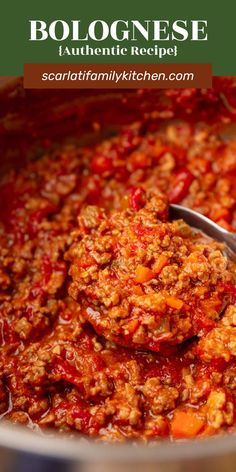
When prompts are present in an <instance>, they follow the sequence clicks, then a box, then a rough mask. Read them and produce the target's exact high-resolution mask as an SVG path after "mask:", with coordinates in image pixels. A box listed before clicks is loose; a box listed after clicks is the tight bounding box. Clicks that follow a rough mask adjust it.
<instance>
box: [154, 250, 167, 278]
mask: <svg viewBox="0 0 236 472" xmlns="http://www.w3.org/2000/svg"><path fill="white" fill-rule="evenodd" d="M167 264H168V257H166V256H164V254H161V255H160V256H159V257H158V259H157V260H156V261H155V263H154V264H153V271H154V272H155V274H160V272H161V271H162V269H163V268H164V267H165V266H166V265H167Z"/></svg>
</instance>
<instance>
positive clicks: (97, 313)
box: [65, 193, 234, 351]
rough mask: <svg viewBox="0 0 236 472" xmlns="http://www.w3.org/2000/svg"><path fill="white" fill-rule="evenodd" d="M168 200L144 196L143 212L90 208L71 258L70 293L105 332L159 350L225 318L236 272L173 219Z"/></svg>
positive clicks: (216, 249) (214, 246) (217, 249)
mask: <svg viewBox="0 0 236 472" xmlns="http://www.w3.org/2000/svg"><path fill="white" fill-rule="evenodd" d="M167 215H168V207H167V204H166V201H165V198H164V197H162V196H161V195H159V194H157V195H156V194H151V195H145V194H144V193H142V207H141V208H140V209H133V208H132V196H131V208H127V209H125V210H122V211H116V212H111V213H110V214H108V213H105V212H104V211H101V210H100V208H99V207H92V206H89V207H85V208H84V209H83V210H82V212H81V216H80V217H79V231H75V232H74V241H73V243H72V246H71V248H70V249H69V251H68V252H67V253H66V254H65V259H66V260H69V261H70V262H71V267H70V269H69V274H70V275H71V277H72V283H71V284H70V286H69V294H70V295H71V296H72V297H73V298H74V299H75V300H76V301H78V302H79V303H80V304H81V306H82V309H83V313H84V316H85V318H86V319H87V320H88V321H89V322H90V323H91V324H92V325H93V327H94V328H95V330H96V331H97V333H98V334H100V335H101V334H102V335H104V336H105V337H106V338H107V339H109V340H111V341H114V342H117V343H118V344H122V345H126V346H130V347H131V346H132V347H134V348H135V347H136V348H143V349H149V350H153V351H160V350H161V349H162V345H164V348H166V346H167V345H172V344H179V343H182V342H183V341H185V340H186V339H188V338H190V337H193V336H195V335H197V336H202V335H203V334H206V332H208V331H209V329H211V328H212V327H213V326H214V325H215V322H216V321H217V320H218V319H219V315H220V313H221V311H222V308H223V307H224V304H225V300H226V293H225V289H224V287H225V284H227V283H231V284H232V283H234V272H231V270H230V263H229V262H228V260H227V258H226V256H224V254H223V252H222V251H223V247H221V245H220V244H218V243H216V242H213V241H210V240H209V239H207V238H206V237H204V236H202V235H201V234H196V233H194V232H193V231H192V230H191V228H190V227H188V226H187V225H186V224H185V223H184V222H183V221H181V220H179V221H173V222H170V221H168V216H167Z"/></svg>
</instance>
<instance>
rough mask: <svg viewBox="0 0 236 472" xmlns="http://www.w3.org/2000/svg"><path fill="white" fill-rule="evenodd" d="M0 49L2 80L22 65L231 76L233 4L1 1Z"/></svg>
mask: <svg viewBox="0 0 236 472" xmlns="http://www.w3.org/2000/svg"><path fill="white" fill-rule="evenodd" d="M0 44H1V61H0V75H22V74H23V68H24V64H25V63H29V64H30V63H49V64H50V63H51V64H63V63H64V64H66V63H70V64H71V63H74V64H76V63H80V64H89V63H94V64H99V63H101V64H102V63H104V64H105V63H109V64H119V63H120V64H122V63H123V64H128V63H133V64H138V63H143V64H147V63H150V64H157V63H158V64H162V63H163V64H164V63H171V64H176V63H177V64H178V63H179V64H181V63H201V64H205V63H211V64H212V67H213V74H214V75H236V60H235V51H234V49H235V45H236V2H235V0H224V2H222V3H220V2H219V3H216V2H213V1H212V0H198V1H197V2H191V1H189V0H178V1H175V0H171V1H170V0H166V1H164V2H161V1H154V0H145V1H143V2H141V1H133V0H130V1H127V0H125V1H124V0H119V1H117V2H110V1H105V0H99V1H95V0H94V1H91V0H87V1H84V2H80V1H75V0H70V1H68V2H60V3H59V2H54V1H51V2H50V1H48V0H47V1H46V0H41V1H40V2H32V1H28V0H27V1H26V0H22V1H19V2H15V3H14V4H12V2H6V4H5V5H4V11H2V12H1V28H0Z"/></svg>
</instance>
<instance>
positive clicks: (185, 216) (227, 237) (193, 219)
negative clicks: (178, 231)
mask: <svg viewBox="0 0 236 472" xmlns="http://www.w3.org/2000/svg"><path fill="white" fill-rule="evenodd" d="M170 218H171V219H172V220H177V219H179V218H180V219H182V220H184V221H185V222H186V223H187V224H188V225H189V226H192V227H193V228H196V229H199V230H200V231H201V232H202V233H205V234H206V235H207V236H210V238H212V239H216V240H217V241H220V242H222V243H225V245H226V246H225V250H226V253H227V255H228V257H229V258H230V259H231V260H232V261H234V262H236V234H233V233H230V232H229V231H227V230H226V229H224V228H222V227H221V226H219V225H218V224H217V223H214V221H211V220H210V219H209V218H207V217H206V216H204V215H201V213H198V212H197V211H194V210H191V209H190V208H186V207H183V206H181V205H174V204H171V205H170Z"/></svg>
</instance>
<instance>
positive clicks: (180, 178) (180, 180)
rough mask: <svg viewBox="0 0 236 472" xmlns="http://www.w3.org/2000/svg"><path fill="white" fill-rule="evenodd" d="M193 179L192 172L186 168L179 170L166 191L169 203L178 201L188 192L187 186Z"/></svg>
mask: <svg viewBox="0 0 236 472" xmlns="http://www.w3.org/2000/svg"><path fill="white" fill-rule="evenodd" d="M193 179H194V176H193V174H192V173H191V172H190V170H188V169H187V168H184V169H182V170H179V171H178V172H177V173H176V174H175V178H174V181H173V182H172V189H171V190H170V191H169V193H168V198H169V202H170V203H179V202H181V200H183V198H185V197H186V195H187V194H188V190H189V187H190V185H191V183H192V181H193Z"/></svg>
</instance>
